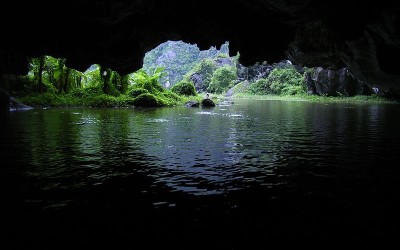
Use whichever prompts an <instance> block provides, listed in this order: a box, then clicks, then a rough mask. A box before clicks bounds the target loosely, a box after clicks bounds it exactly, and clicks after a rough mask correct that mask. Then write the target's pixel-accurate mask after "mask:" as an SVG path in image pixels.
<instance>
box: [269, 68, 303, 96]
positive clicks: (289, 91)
mask: <svg viewBox="0 0 400 250" xmlns="http://www.w3.org/2000/svg"><path fill="white" fill-rule="evenodd" d="M267 82H268V84H269V86H270V89H271V92H272V93H273V94H278V95H279V94H282V95H296V94H302V93H305V92H306V87H305V84H304V77H303V76H302V75H301V74H300V73H298V72H297V71H296V69H295V68H294V67H287V68H282V69H278V68H276V69H274V70H272V72H271V73H270V74H269V75H268V78H267Z"/></svg>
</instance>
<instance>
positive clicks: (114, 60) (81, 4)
mask: <svg viewBox="0 0 400 250" xmlns="http://www.w3.org/2000/svg"><path fill="white" fill-rule="evenodd" d="M22 6H23V7H22ZM4 9H5V10H7V11H5V13H4V14H3V15H2V16H1V23H2V24H1V25H2V28H1V30H2V31H1V32H2V34H3V35H2V37H3V38H2V40H1V43H0V44H1V46H0V63H1V64H0V65H1V67H0V69H1V73H3V74H4V73H7V74H25V73H26V72H27V58H30V57H38V56H40V55H51V56H55V57H58V58H67V64H68V65H69V66H70V67H71V68H74V69H77V70H79V71H84V70H86V69H87V68H88V67H89V66H90V65H91V64H94V63H97V64H101V65H103V66H105V67H108V68H110V69H113V70H115V71H117V72H119V73H120V74H127V73H131V72H133V71H135V70H137V69H139V68H140V67H141V65H142V63H143V57H144V55H145V53H146V52H147V51H149V50H151V49H153V48H155V47H156V46H157V45H158V44H160V43H162V42H165V41H167V40H182V41H184V42H188V43H197V44H198V45H199V47H200V48H202V49H207V48H209V47H210V46H215V45H217V44H222V43H223V42H224V41H230V45H231V51H232V53H233V54H236V53H237V52H239V51H240V53H241V59H240V60H241V63H242V64H243V65H246V66H250V65H253V64H254V63H256V62H262V61H268V62H270V63H274V62H278V61H280V60H283V59H287V58H290V59H291V60H292V61H293V62H294V63H296V64H299V65H303V66H313V67H319V66H321V67H325V68H330V69H337V68H340V67H343V66H346V67H349V68H350V69H351V70H352V71H353V72H354V74H355V75H356V76H357V78H358V79H360V80H362V81H364V82H366V83H367V84H370V85H374V86H375V87H379V88H382V89H385V90H387V91H389V90H390V91H392V92H395V93H397V92H398V91H399V90H398V89H399V87H398V86H399V78H398V77H399V76H398V73H396V71H395V70H393V69H390V68H391V67H393V66H390V65H393V63H392V60H393V55H392V52H393V51H394V52H396V51H398V50H399V42H398V39H399V38H398V27H397V26H396V25H397V24H398V22H399V21H398V18H397V17H396V14H397V11H398V6H397V3H395V2H393V1H366V2H363V3H358V2H356V1H340V2H329V1H313V0H308V1H274V0H270V1H256V0H254V1H240V0H235V1H230V2H229V3H226V4H225V3H215V2H213V1H198V2H197V1H196V2H190V3H185V2H181V1H169V2H168V3H166V2H163V1H146V2H144V1H61V2H58V3H57V5H53V4H51V5H50V4H44V3H29V2H28V3H23V4H21V3H19V2H18V1H15V2H9V3H7V4H6V5H5V7H4ZM388 69H389V70H388Z"/></svg>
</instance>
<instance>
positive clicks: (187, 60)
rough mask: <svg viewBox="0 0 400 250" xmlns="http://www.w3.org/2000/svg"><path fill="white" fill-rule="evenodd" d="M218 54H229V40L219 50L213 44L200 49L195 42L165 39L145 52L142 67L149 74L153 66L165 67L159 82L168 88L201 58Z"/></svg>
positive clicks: (211, 57)
mask: <svg viewBox="0 0 400 250" xmlns="http://www.w3.org/2000/svg"><path fill="white" fill-rule="evenodd" d="M219 54H227V55H229V42H225V43H224V44H222V45H221V47H220V49H219V50H218V49H217V48H216V47H214V46H212V47H211V48H210V49H208V50H200V49H199V48H198V47H197V45H196V44H189V43H185V42H183V41H167V42H165V43H162V44H160V45H159V46H157V47H156V48H155V49H153V50H151V51H149V52H147V53H146V55H145V57H144V60H143V69H144V70H145V71H146V72H147V73H149V74H151V71H152V70H153V69H154V68H157V67H165V72H166V76H164V77H163V78H162V79H161V83H162V85H163V86H164V87H167V88H168V87H171V86H173V85H174V84H175V83H177V82H179V81H181V80H182V79H183V76H184V75H185V74H186V73H188V72H189V71H190V70H191V69H192V68H193V67H194V66H195V65H196V64H197V63H199V62H200V61H201V60H203V59H207V58H210V59H213V58H215V57H217V56H218V55H219Z"/></svg>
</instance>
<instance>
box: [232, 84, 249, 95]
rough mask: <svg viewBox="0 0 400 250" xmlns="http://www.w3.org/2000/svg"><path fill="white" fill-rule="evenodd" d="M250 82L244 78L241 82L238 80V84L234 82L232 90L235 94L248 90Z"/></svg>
mask: <svg viewBox="0 0 400 250" xmlns="http://www.w3.org/2000/svg"><path fill="white" fill-rule="evenodd" d="M249 86H251V85H250V82H249V81H247V80H245V81H243V82H239V83H238V84H236V85H235V86H233V92H234V93H235V95H236V94H237V93H245V92H248V89H249Z"/></svg>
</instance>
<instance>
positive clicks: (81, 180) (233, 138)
mask: <svg viewBox="0 0 400 250" xmlns="http://www.w3.org/2000/svg"><path fill="white" fill-rule="evenodd" d="M399 111H400V106H399V105H393V104H391V105H387V104H385V105H384V104H346V103H325V104H324V103H311V102H305V101H281V100H264V101H261V100H234V103H233V104H232V103H229V102H227V103H225V105H224V103H222V105H220V106H217V107H215V108H210V109H202V108H185V107H175V108H154V109H139V108H117V109H110V108H107V109H106V108H105V109H98V108H96V109H95V108H93V109H91V108H70V109H40V110H38V109H35V110H29V111H25V112H10V113H9V114H8V115H6V116H3V117H2V120H3V121H2V122H1V124H0V126H1V127H0V130H1V131H0V150H1V155H2V157H1V161H2V163H1V170H0V175H1V177H0V181H1V183H2V186H3V187H2V190H3V195H2V197H3V198H2V200H3V201H2V203H3V207H4V208H6V212H3V217H4V218H3V222H4V223H3V224H2V227H4V228H3V229H4V230H5V231H6V232H7V233H6V234H4V235H3V237H5V238H6V239H7V240H8V243H10V244H13V245H14V246H15V248H16V249H19V248H26V247H29V248H31V247H50V246H54V247H55V248H54V249H57V248H64V247H65V248H69V249H71V248H74V247H89V248H91V247H94V246H112V247H117V248H118V246H120V247H122V245H124V246H126V245H128V247H131V248H137V247H138V246H145V247H144V249H148V248H151V247H154V246H156V245H158V244H161V245H163V246H164V247H175V248H185V249H197V248H199V249H204V248H207V247H209V246H213V247H217V248H219V249H243V248H246V249H258V248H264V247H267V246H272V245H280V246H285V245H290V246H310V244H317V243H318V244H322V246H324V245H323V244H326V246H331V245H332V244H335V243H336V244H338V245H340V244H343V243H345V242H346V244H348V242H350V243H351V244H354V246H361V247H363V246H371V244H377V245H378V246H382V245H381V244H383V242H391V239H394V238H392V237H394V235H396V234H397V233H398V228H399V227H398V223H399V221H400V220H399V215H398V214H399V212H398V211H400V210H399V209H400V206H399V205H397V203H399V200H400V195H399V194H400V193H399V192H398V191H397V190H398V189H399V185H400V181H399V178H400V170H399V166H400V164H399V163H400V157H399V153H400V142H399V140H400V119H399V117H398V116H399V114H400V112H399ZM3 249H4V248H3Z"/></svg>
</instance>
